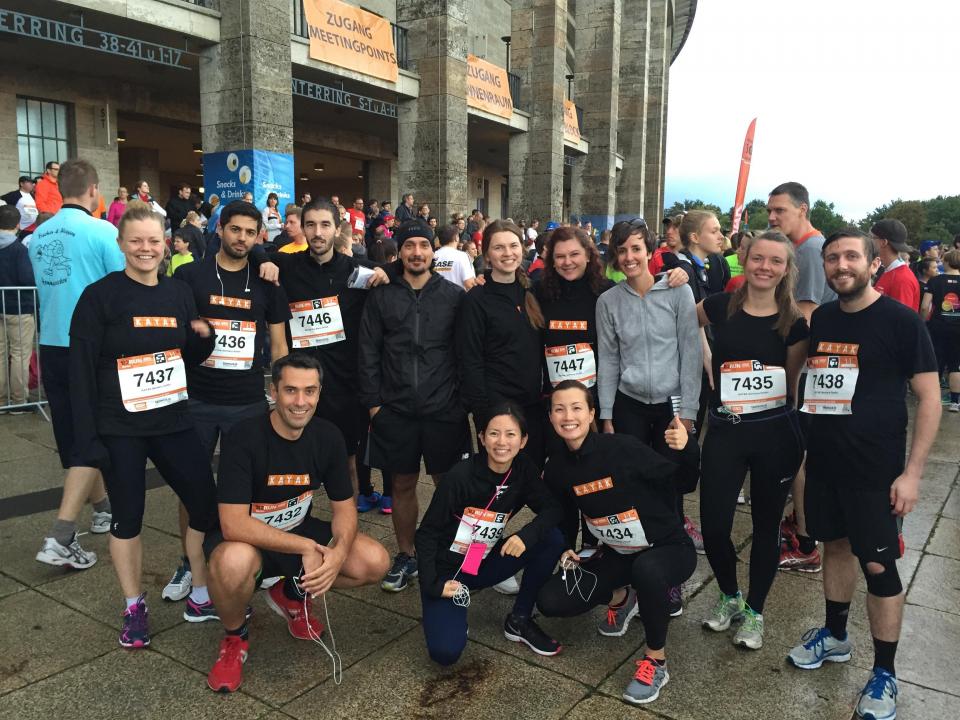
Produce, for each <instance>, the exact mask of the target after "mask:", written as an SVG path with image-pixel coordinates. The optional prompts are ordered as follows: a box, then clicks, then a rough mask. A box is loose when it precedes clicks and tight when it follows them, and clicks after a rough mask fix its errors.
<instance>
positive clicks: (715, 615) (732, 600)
mask: <svg viewBox="0 0 960 720" xmlns="http://www.w3.org/2000/svg"><path fill="white" fill-rule="evenodd" d="M718 592H719V595H720V597H719V598H717V603H716V605H714V606H713V608H712V609H711V610H710V615H709V616H707V617H705V618H704V619H703V626H704V627H705V628H707V629H708V630H713V631H714V632H723V631H724V630H726V629H728V628H729V627H730V623H732V622H733V621H734V620H737V619H740V618H742V617H743V611H744V608H745V607H746V605H745V604H744V602H743V596H742V595H740V593H737V594H736V595H734V596H732V597H731V596H729V595H724V594H723V592H722V591H718Z"/></svg>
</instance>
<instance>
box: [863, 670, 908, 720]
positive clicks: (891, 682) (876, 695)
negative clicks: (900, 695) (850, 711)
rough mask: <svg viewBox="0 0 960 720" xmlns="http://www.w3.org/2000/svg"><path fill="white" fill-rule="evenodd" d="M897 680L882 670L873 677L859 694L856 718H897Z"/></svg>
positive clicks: (874, 672) (874, 719) (874, 673)
mask: <svg viewBox="0 0 960 720" xmlns="http://www.w3.org/2000/svg"><path fill="white" fill-rule="evenodd" d="M897 692H898V690H897V678H896V676H895V675H891V674H890V673H888V672H887V671H886V670H884V669H883V668H874V669H873V675H872V676H871V678H870V680H868V681H867V685H866V687H864V688H863V691H862V692H861V693H860V700H859V701H858V702H857V717H861V718H864V720H893V719H894V718H895V717H896V716H897Z"/></svg>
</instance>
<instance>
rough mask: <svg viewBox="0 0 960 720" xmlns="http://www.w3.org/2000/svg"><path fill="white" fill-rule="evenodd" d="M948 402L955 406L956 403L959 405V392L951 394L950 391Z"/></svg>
mask: <svg viewBox="0 0 960 720" xmlns="http://www.w3.org/2000/svg"><path fill="white" fill-rule="evenodd" d="M950 402H952V403H955V404H956V403H960V392H952V391H951V393H950Z"/></svg>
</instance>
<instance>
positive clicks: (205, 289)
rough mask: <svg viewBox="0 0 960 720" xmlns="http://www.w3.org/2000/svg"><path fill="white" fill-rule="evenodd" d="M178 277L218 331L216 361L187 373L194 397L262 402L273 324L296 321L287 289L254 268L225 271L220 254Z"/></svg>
mask: <svg viewBox="0 0 960 720" xmlns="http://www.w3.org/2000/svg"><path fill="white" fill-rule="evenodd" d="M174 277H175V278H177V279H180V280H183V281H184V282H185V283H187V285H189V286H190V289H191V290H192V291H193V297H194V301H195V302H196V304H197V310H198V312H199V313H200V317H202V318H206V319H207V320H209V321H210V322H211V324H212V325H213V326H214V329H215V330H216V331H217V342H216V345H215V347H214V350H213V352H212V353H211V354H210V357H209V358H207V359H206V360H205V361H204V363H203V364H202V365H197V366H196V367H193V368H189V369H188V370H187V382H188V383H189V388H190V396H191V397H193V398H196V399H197V400H202V401H203V402H207V403H212V404H214V405H252V404H253V403H256V402H259V401H262V400H263V344H264V339H265V338H266V337H267V336H268V335H267V334H268V332H269V330H268V328H267V324H268V323H269V324H276V323H284V322H286V321H287V320H288V319H289V318H290V309H289V307H288V305H287V297H286V295H285V294H284V292H283V289H282V288H278V287H277V286H275V285H273V284H272V283H268V282H264V281H263V280H261V279H260V278H259V276H258V275H257V272H256V270H254V269H253V268H252V267H250V265H249V264H248V265H247V267H246V269H244V270H237V271H230V270H224V269H223V268H221V267H219V266H218V265H217V260H216V256H210V257H208V258H207V259H206V260H204V261H203V262H199V263H197V262H192V263H187V264H186V265H181V266H180V267H179V268H177V271H176V273H175V274H174Z"/></svg>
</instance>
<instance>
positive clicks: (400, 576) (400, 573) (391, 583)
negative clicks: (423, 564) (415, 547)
mask: <svg viewBox="0 0 960 720" xmlns="http://www.w3.org/2000/svg"><path fill="white" fill-rule="evenodd" d="M418 574H419V572H418V570H417V558H415V557H410V556H409V555H407V554H406V553H403V552H402V553H397V556H396V557H395V558H394V559H393V565H392V566H391V567H390V571H389V572H388V573H387V576H386V577H385V578H383V581H382V582H381V583H380V587H381V588H382V589H383V590H386V591H387V592H400V591H401V590H405V589H406V588H407V585H409V584H410V579H411V578H415V577H416V576H417V575H418Z"/></svg>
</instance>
